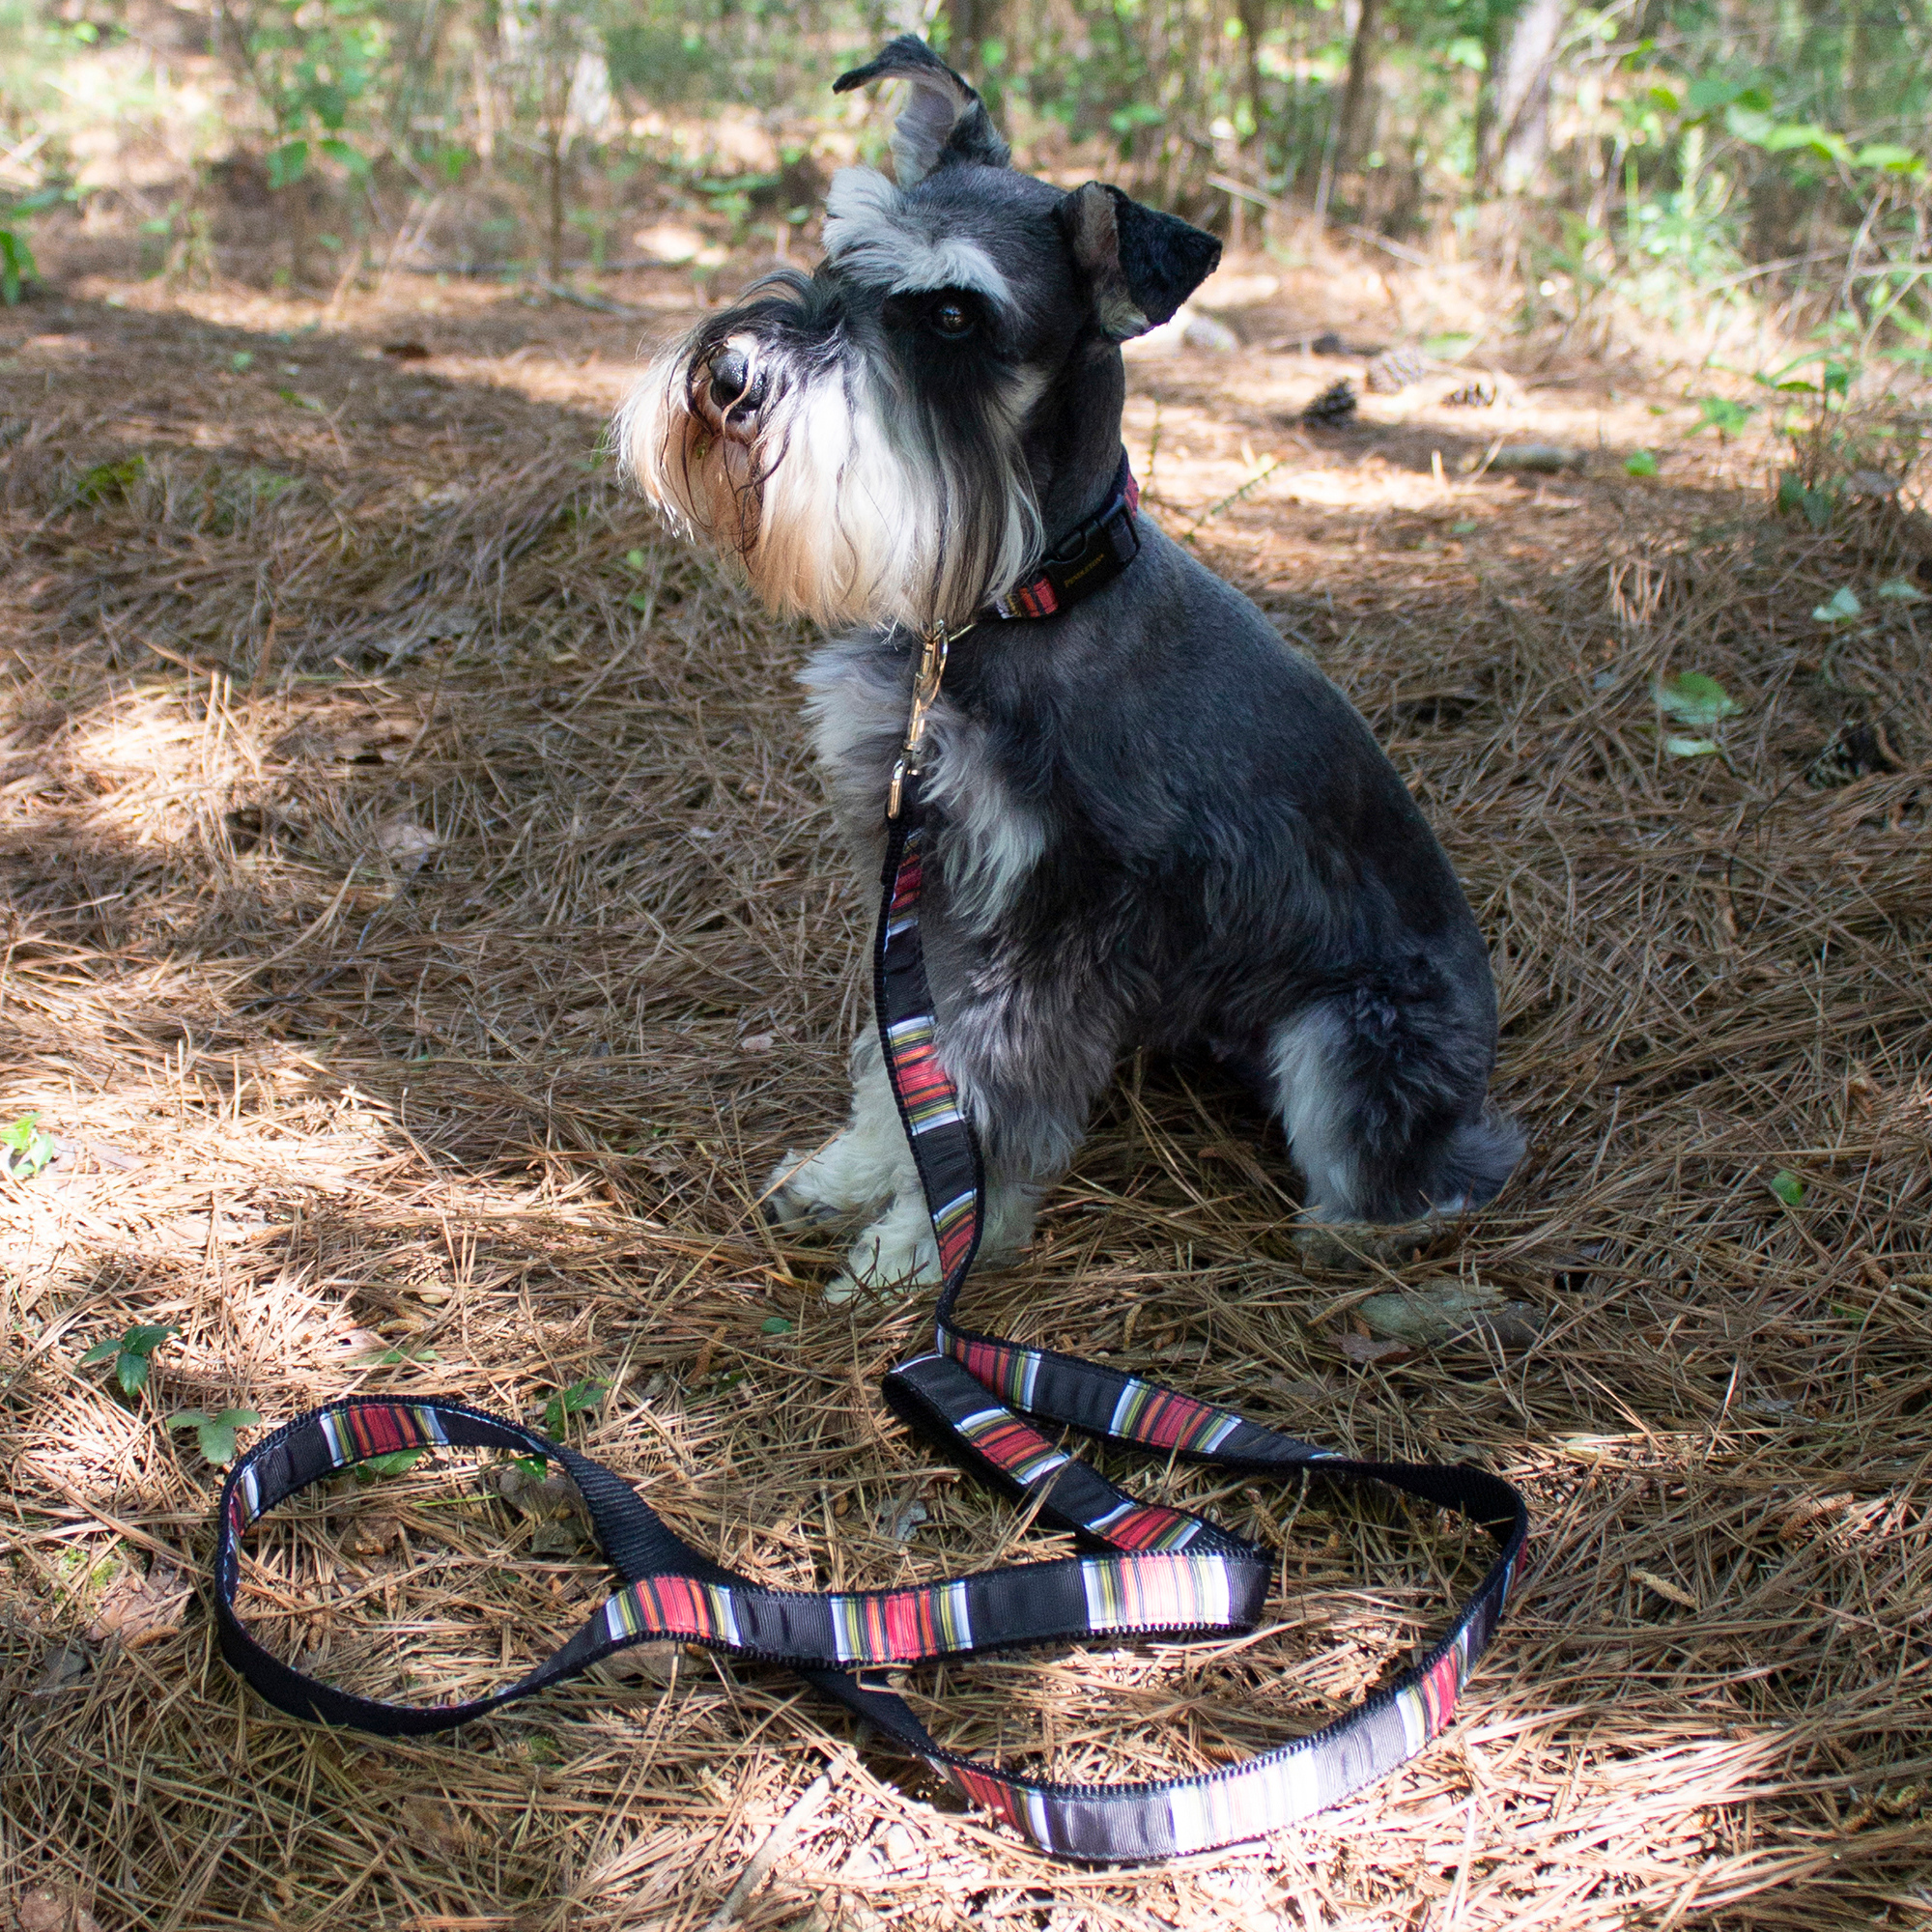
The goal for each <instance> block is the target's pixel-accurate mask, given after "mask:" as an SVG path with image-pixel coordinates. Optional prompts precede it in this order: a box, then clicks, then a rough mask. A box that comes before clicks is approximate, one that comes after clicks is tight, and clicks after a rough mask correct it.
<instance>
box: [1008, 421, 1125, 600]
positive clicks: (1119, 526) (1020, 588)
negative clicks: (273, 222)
mask: <svg viewBox="0 0 1932 1932" xmlns="http://www.w3.org/2000/svg"><path fill="white" fill-rule="evenodd" d="M1140 502H1141V491H1140V485H1139V484H1138V483H1136V482H1135V481H1134V472H1133V470H1132V469H1130V468H1129V467H1128V464H1127V452H1126V451H1125V450H1124V449H1123V450H1122V452H1121V467H1120V469H1117V470H1116V471H1115V472H1114V489H1113V494H1112V495H1111V496H1110V497H1108V499H1107V503H1106V507H1105V508H1104V509H1102V510H1101V511H1100V512H1099V514H1098V515H1097V516H1093V517H1089V518H1088V519H1087V521H1086V522H1085V523H1084V524H1082V525H1081V526H1079V528H1078V529H1076V530H1072V531H1069V532H1068V534H1067V535H1065V536H1064V537H1062V538H1061V540H1060V541H1059V542H1058V543H1057V544H1055V545H1054V547H1053V549H1052V550H1051V551H1049V552H1048V553H1047V554H1046V556H1045V557H1044V558H1043V559H1042V561H1041V563H1040V567H1039V570H1038V572H1037V574H1036V575H1035V576H1033V577H1030V578H1029V579H1028V580H1027V581H1026V582H1024V583H1021V584H1017V585H1015V586H1014V587H1013V588H1012V589H1011V590H1009V591H1008V593H1007V594H1006V595H1005V596H1004V597H1002V598H1001V599H1000V600H999V602H998V603H996V604H989V605H987V606H986V608H985V609H984V610H983V611H980V615H979V618H978V621H979V622H980V623H982V624H989V623H992V622H994V621H995V620H996V619H999V620H1004V621H1005V622H1008V623H1012V622H1014V621H1015V620H1017V619H1019V618H1022V617H1053V616H1057V615H1058V614H1059V613H1060V612H1061V611H1065V609H1066V608H1067V606H1068V605H1069V604H1077V603H1079V601H1080V600H1081V598H1083V597H1091V596H1093V594H1094V591H1096V590H1098V589H1099V588H1100V586H1101V585H1102V584H1104V583H1111V582H1113V581H1114V579H1115V578H1117V577H1118V576H1120V574H1121V572H1122V571H1123V570H1124V569H1126V567H1127V565H1128V564H1130V563H1131V562H1133V560H1134V558H1135V557H1136V556H1138V555H1139V554H1140V548H1141V536H1140V531H1139V529H1138V528H1137V527H1136V526H1135V521H1134V520H1135V513H1136V512H1137V511H1138V510H1139V508H1140Z"/></svg>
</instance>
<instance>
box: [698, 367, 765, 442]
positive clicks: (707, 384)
mask: <svg viewBox="0 0 1932 1932" xmlns="http://www.w3.org/2000/svg"><path fill="white" fill-rule="evenodd" d="M691 386H692V401H693V403H694V404H695V405H696V409H697V411H698V413H699V414H701V415H702V416H703V417H704V418H705V420H706V421H707V422H708V423H709V424H710V426H711V427H712V429H713V430H715V431H716V432H717V433H718V434H719V435H721V436H725V437H729V438H730V439H731V440H732V441H734V442H750V441H751V440H752V436H753V431H754V430H755V429H756V427H757V420H758V411H759V410H760V409H761V408H762V407H763V406H764V401H765V395H766V392H767V390H768V389H769V388H770V387H771V381H770V378H769V377H768V376H767V375H766V374H765V372H764V371H763V370H762V369H757V370H754V369H753V363H752V358H751V357H750V356H749V355H746V353H745V352H744V351H743V350H742V349H740V348H739V347H738V346H737V345H736V344H735V343H730V342H725V343H722V344H720V346H719V347H718V348H716V349H714V350H713V351H712V352H711V355H710V357H709V358H708V359H707V360H706V361H705V362H704V363H703V364H702V365H701V366H700V367H699V368H697V369H696V370H694V371H693V372H692V384H691Z"/></svg>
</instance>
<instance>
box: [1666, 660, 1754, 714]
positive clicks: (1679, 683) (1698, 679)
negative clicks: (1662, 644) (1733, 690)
mask: <svg viewBox="0 0 1932 1932" xmlns="http://www.w3.org/2000/svg"><path fill="white" fill-rule="evenodd" d="M1650 695H1651V697H1652V698H1653V699H1654V700H1655V702H1656V704H1657V708H1658V709H1659V710H1660V711H1662V712H1663V713H1664V714H1665V715H1666V716H1667V717H1671V718H1675V719H1677V720H1678V721H1679V723H1681V724H1685V725H1707V726H1708V725H1721V724H1722V723H1723V722H1724V720H1725V719H1726V718H1733V717H1735V716H1736V715H1737V714H1738V712H1739V711H1740V710H1742V709H1743V707H1742V706H1741V705H1740V704H1739V703H1738V701H1737V699H1736V698H1735V697H1733V696H1731V695H1730V693H1729V692H1727V691H1726V690H1725V689H1724V687H1723V686H1722V685H1721V684H1719V682H1718V680H1717V679H1716V678H1715V677H1707V676H1706V675H1705V674H1704V672H1702V671H1701V670H1687V671H1685V672H1683V673H1682V674H1681V675H1679V676H1677V677H1674V678H1660V679H1658V681H1657V682H1656V683H1655V684H1653V685H1652V686H1651V687H1650Z"/></svg>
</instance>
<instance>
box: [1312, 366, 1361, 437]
mask: <svg viewBox="0 0 1932 1932" xmlns="http://www.w3.org/2000/svg"><path fill="white" fill-rule="evenodd" d="M1354 419H1355V385H1354V384H1352V383H1351V382H1350V381H1349V379H1348V378H1347V377H1346V376H1345V377H1344V378H1343V379H1342V380H1341V381H1340V382H1339V383H1330V384H1328V386H1327V387H1326V388H1325V389H1323V390H1322V391H1321V394H1320V395H1319V396H1317V397H1316V398H1315V400H1314V401H1313V402H1312V403H1310V404H1309V406H1308V407H1307V408H1306V409H1305V410H1303V411H1302V412H1301V420H1302V421H1303V422H1305V423H1312V424H1313V425H1314V426H1315V427H1316V428H1317V429H1339V428H1340V427H1341V426H1342V424H1344V423H1350V422H1353V421H1354Z"/></svg>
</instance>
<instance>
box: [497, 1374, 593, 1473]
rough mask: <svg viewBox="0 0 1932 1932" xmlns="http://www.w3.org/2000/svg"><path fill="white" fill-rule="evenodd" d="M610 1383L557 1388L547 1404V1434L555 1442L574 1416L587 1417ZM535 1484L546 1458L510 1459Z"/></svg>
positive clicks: (521, 1457) (545, 1420)
mask: <svg viewBox="0 0 1932 1932" xmlns="http://www.w3.org/2000/svg"><path fill="white" fill-rule="evenodd" d="M609 1387H610V1384H609V1383H608V1382H598V1381H582V1382H572V1383H571V1385H570V1386H569V1387H568V1388H560V1389H554V1390H553V1391H552V1392H551V1398H550V1400H549V1401H548V1402H547V1403H545V1404H544V1413H543V1426H544V1434H545V1435H548V1436H549V1437H550V1438H551V1439H552V1440H553V1441H554V1440H556V1438H557V1437H559V1436H560V1435H562V1434H563V1432H564V1430H565V1429H566V1428H567V1427H568V1426H569V1423H570V1418H571V1417H572V1416H573V1415H587V1414H589V1413H590V1412H591V1411H592V1410H594V1409H595V1408H596V1407H597V1406H598V1404H599V1403H601V1402H602V1401H603V1399H604V1394H605V1391H606V1390H607V1389H608V1388H609ZM510 1460H511V1461H512V1462H514V1463H516V1464H517V1466H518V1467H519V1468H520V1469H522V1470H523V1471H524V1473H525V1474H526V1476H528V1477H530V1478H531V1479H532V1480H533V1481H541V1480H542V1478H543V1472H544V1458H543V1457H541V1456H514V1457H512V1458H511V1459H510Z"/></svg>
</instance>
